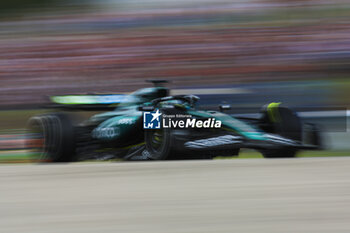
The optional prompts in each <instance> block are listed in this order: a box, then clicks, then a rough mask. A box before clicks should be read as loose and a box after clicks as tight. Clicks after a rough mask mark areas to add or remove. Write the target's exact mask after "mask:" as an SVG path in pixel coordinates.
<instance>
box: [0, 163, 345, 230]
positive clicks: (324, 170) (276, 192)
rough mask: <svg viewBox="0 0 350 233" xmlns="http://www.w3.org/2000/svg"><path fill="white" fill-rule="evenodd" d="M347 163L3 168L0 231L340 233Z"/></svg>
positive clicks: (70, 165)
mask: <svg viewBox="0 0 350 233" xmlns="http://www.w3.org/2000/svg"><path fill="white" fill-rule="evenodd" d="M349 169H350V159H349V158H310V159H284V160H262V159H258V160H255V159H247V160H226V161H223V160H216V161H192V162H191V161H186V162H177V161H172V162H144V163H114V164H111V163H109V164H108V163H103V164H92V163H90V164H89V163H85V164H67V165H63V166H62V165H50V166H35V165H11V166H4V165H2V166H1V169H0V183H1V186H0V193H1V198H0V206H1V209H0V216H1V218H0V226H1V231H2V232H27V233H31V232H33V233H34V232H35V233H37V232H45V233H53V232H74V233H95V232H106V233H108V232H144V233H148V232H149V233H158V232H159V233H164V232H169V233H172V232H177V233H180V232H181V233H187V232H192V233H204V232H206V233H212V232H218V233H226V232H241V233H245V232H247V233H248V232H249V233H254V232H257V233H275V232H276V233H280V232H286V233H296V232H308V233H323V232H337V233H347V232H349V231H350V225H349V222H348V219H349V218H350V209H349V208H348V204H349V201H350V200H349V195H346V194H347V193H349V192H350V175H349Z"/></svg>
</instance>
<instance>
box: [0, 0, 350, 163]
mask: <svg viewBox="0 0 350 233" xmlns="http://www.w3.org/2000/svg"><path fill="white" fill-rule="evenodd" d="M0 19H1V20H0V149H1V150H2V152H1V154H0V160H1V161H9V160H16V159H17V160H22V159H23V151H24V149H25V148H24V137H25V131H24V128H25V124H26V121H27V119H28V117H29V116H31V115H34V114H37V113H40V112H42V111H44V110H42V107H43V105H45V104H47V101H48V98H47V96H52V95H65V94H72V93H91V92H94V93H125V92H131V91H134V90H135V89H138V88H142V87H145V86H147V84H146V83H145V81H144V80H145V79H167V80H169V81H171V83H170V84H169V87H170V88H172V89H174V90H175V91H176V90H177V91H178V92H183V91H186V90H187V91H188V92H189V93H191V92H193V91H194V89H200V90H201V95H200V97H201V102H200V107H201V108H217V105H218V104H219V103H221V102H226V103H230V104H231V105H232V107H233V110H232V113H243V114H250V113H254V112H257V111H259V109H260V107H261V106H262V105H264V104H266V103H269V102H276V101H278V102H282V103H285V104H286V105H289V106H290V107H292V108H294V109H295V110H297V111H299V112H301V116H303V117H304V118H306V119H307V120H308V121H313V122H321V123H322V126H323V127H325V128H326V131H327V143H328V145H329V148H330V149H332V150H339V151H346V152H344V154H346V155H347V154H348V153H347V150H349V149H350V145H348V144H349V143H348V141H349V140H350V137H349V135H348V133H347V132H346V131H347V124H346V123H347V121H348V116H349V112H348V111H347V108H348V107H349V105H350V101H349V97H350V79H349V78H348V76H349V74H350V66H349V64H350V20H349V19H350V3H349V2H348V1H346V0H333V1H324V0H288V1H281V0H278V1H277V0H231V1H228V0H217V1H208V0H192V1H185V0H177V1H174V0H142V1H139V0H106V1H98V0H84V1H82V0H69V1H64V0H12V1H9V0H3V1H1V2H0ZM202 90H204V92H203V91H202Z"/></svg>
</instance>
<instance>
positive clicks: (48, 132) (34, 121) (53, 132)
mask: <svg viewBox="0 0 350 233" xmlns="http://www.w3.org/2000/svg"><path fill="white" fill-rule="evenodd" d="M28 130H29V138H28V144H29V147H30V148H31V150H32V151H34V152H35V155H34V158H33V160H34V161H38V162H72V161H74V160H75V158H76V156H75V133H74V126H73V124H72V121H71V119H70V117H69V116H68V115H66V114H63V113H54V114H47V115H40V116H35V117H32V118H30V119H29V122H28ZM33 140H35V141H36V142H38V143H37V146H33V143H32V142H33Z"/></svg>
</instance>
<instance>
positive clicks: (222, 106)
mask: <svg viewBox="0 0 350 233" xmlns="http://www.w3.org/2000/svg"><path fill="white" fill-rule="evenodd" d="M219 109H220V112H224V111H227V110H230V109H231V105H229V104H220V106H219Z"/></svg>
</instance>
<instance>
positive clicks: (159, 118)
mask: <svg viewBox="0 0 350 233" xmlns="http://www.w3.org/2000/svg"><path fill="white" fill-rule="evenodd" d="M143 128H144V129H160V128H221V121H220V120H217V119H215V118H207V119H198V118H194V117H193V116H192V115H187V114H175V115H165V114H162V113H161V112H160V111H159V109H157V110H156V111H153V112H144V113H143Z"/></svg>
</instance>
